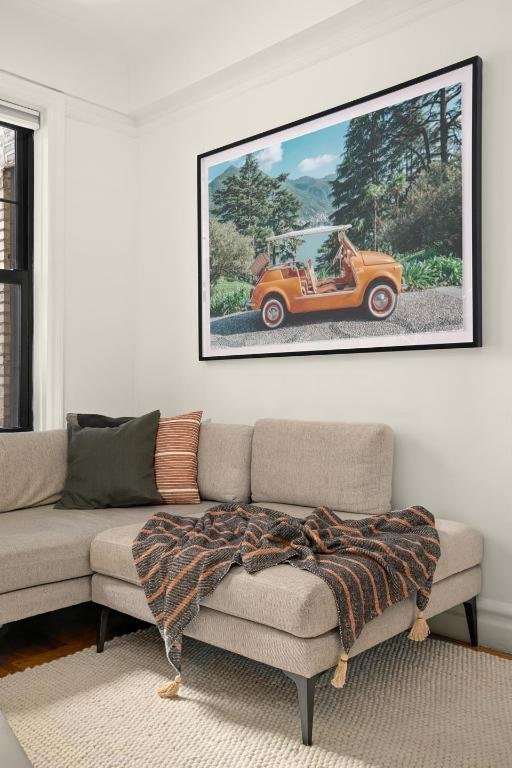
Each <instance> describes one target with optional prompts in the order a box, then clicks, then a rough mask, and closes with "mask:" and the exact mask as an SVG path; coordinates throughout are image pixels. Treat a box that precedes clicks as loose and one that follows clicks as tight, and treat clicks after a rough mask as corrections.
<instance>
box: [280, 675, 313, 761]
mask: <svg viewBox="0 0 512 768" xmlns="http://www.w3.org/2000/svg"><path fill="white" fill-rule="evenodd" d="M285 674H286V675H287V676H288V677H289V678H290V680H293V682H294V683H295V685H296V686H297V694H298V697H299V712H300V725H301V729H302V743H303V744H305V745H306V746H307V747H310V746H311V744H312V743H313V709H314V705H315V686H316V681H317V679H318V675H315V677H303V676H302V675H295V674H293V673H292V672H286V673H285Z"/></svg>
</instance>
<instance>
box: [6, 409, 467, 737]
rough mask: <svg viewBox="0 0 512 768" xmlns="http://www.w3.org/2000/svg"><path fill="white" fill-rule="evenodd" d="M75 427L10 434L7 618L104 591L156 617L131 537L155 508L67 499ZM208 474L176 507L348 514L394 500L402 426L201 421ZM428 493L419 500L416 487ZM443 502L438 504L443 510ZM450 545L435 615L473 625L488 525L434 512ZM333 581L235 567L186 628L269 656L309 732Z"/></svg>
mask: <svg viewBox="0 0 512 768" xmlns="http://www.w3.org/2000/svg"><path fill="white" fill-rule="evenodd" d="M66 445H67V442H66V434H65V432H64V431H55V432H47V433H39V434H22V435H2V436H0V472H1V474H0V512H1V511H2V510H6V509H11V510H12V509H13V507H19V506H22V505H23V508H21V509H16V510H14V511H3V514H0V624H5V623H7V622H11V621H16V620H18V619H21V618H24V617H26V616H30V615H34V614H37V613H42V612H45V611H51V610H55V609H57V608H61V607H64V606H68V605H73V604H75V603H80V602H85V601H89V600H93V601H94V602H96V603H98V604H99V605H101V606H103V610H102V614H101V622H100V627H99V637H98V650H99V651H102V650H103V644H104V636H105V629H106V622H107V618H108V610H110V609H114V610H117V611H121V612H123V613H127V614H130V615H132V616H136V617H138V618H140V619H143V620H145V621H148V622H151V623H153V617H152V614H151V612H150V610H149V608H148V606H147V603H146V600H145V597H144V593H143V591H142V589H141V587H140V586H139V583H138V578H137V573H136V571H135V567H134V564H133V561H132V556H131V543H132V541H133V539H134V537H135V535H136V534H137V532H138V530H139V529H140V527H141V526H142V525H143V523H144V522H145V521H146V520H147V519H148V517H150V516H151V515H152V514H153V512H154V510H155V509H161V507H140V508H127V509H101V510H92V511H83V510H56V509H53V505H52V503H53V502H54V501H55V499H57V498H58V496H59V493H60V490H61V489H62V485H63V482H64V476H65V464H66ZM198 463H199V469H198V483H199V490H200V493H201V498H202V499H203V501H202V502H201V504H199V505H194V506H179V505H177V506H171V507H169V510H170V511H171V512H172V513H174V514H179V515H189V516H192V517H199V516H200V515H201V514H202V513H203V512H204V511H205V510H207V509H208V508H209V507H211V506H212V505H214V504H216V503H218V502H223V501H235V500H236V501H250V500H252V501H253V502H255V503H258V504H259V505H261V506H267V507H271V508H272V509H277V510H282V511H286V512H288V513H290V514H292V515H295V516H297V517H305V516H306V515H307V514H309V512H310V511H311V510H312V509H313V508H314V507H315V506H319V505H327V506H330V507H332V508H333V509H335V510H337V511H338V512H339V513H341V514H342V516H343V517H347V518H354V517H357V516H360V515H369V514H378V513H380V512H386V511H389V509H390V508H391V484H392V470H393V435H392V432H391V430H390V429H389V427H386V426H383V425H378V424H343V423H334V422H333V423H330V422H329V423H327V422H298V421H285V420H272V419H264V420H261V421H258V422H256V424H255V426H254V427H251V426H243V425H225V424H214V423H207V424H204V425H203V426H202V427H201V433H200V442H199V454H198ZM410 502H411V503H418V504H421V502H422V499H411V500H410ZM432 511H433V512H434V513H435V512H436V510H432ZM437 527H438V530H439V535H440V539H441V558H440V560H439V563H438V567H437V569H436V574H435V579H434V587H433V590H432V595H431V599H430V602H429V605H428V607H427V609H426V611H425V615H426V617H427V618H428V617H429V616H433V615H435V614H438V613H441V612H443V611H445V610H447V609H449V608H451V607H453V606H455V605H457V604H460V603H463V604H464V605H465V608H466V615H467V618H468V626H469V629H470V637H471V641H472V642H473V644H476V643H477V636H476V602H475V596H476V595H477V594H478V593H479V591H480V585H481V570H480V562H481V559H482V537H481V536H480V534H479V533H477V532H476V531H474V530H472V529H470V528H468V527H467V526H465V525H463V524H462V523H458V522H453V521H449V520H442V519H438V520H437ZM413 619H414V601H413V600H409V601H404V602H402V603H399V604H397V605H395V606H393V607H391V608H388V609H387V610H386V611H384V613H382V614H381V615H380V616H378V617H377V618H376V619H374V620H373V621H371V622H370V623H369V624H367V626H366V627H365V629H364V630H363V632H362V634H361V635H360V637H359V638H358V640H357V642H356V643H355V645H354V646H353V648H352V650H351V653H350V656H351V657H352V656H355V655H357V654H359V653H361V652H362V651H364V650H366V649H368V648H370V647H372V646H374V645H376V644H377V643H380V642H382V641H384V640H386V639H388V638H390V637H392V636H394V635H396V634H398V633H399V632H402V631H404V630H406V629H408V627H409V626H410V625H411V624H412V621H413ZM336 627H337V617H336V609H335V604H334V599H333V597H332V594H331V592H330V590H329V588H328V587H327V585H326V584H325V583H324V582H323V581H321V580H320V579H318V578H317V577H315V576H314V575H313V574H310V573H308V572H306V571H301V570H298V569H295V568H290V567H289V566H288V565H279V566H277V567H274V568H271V569H268V570H264V571H261V572H260V573H257V574H254V575H249V574H247V573H246V572H245V571H244V570H243V569H242V568H240V567H238V566H237V567H234V568H232V570H231V571H230V572H229V574H228V575H227V576H226V577H225V578H224V579H223V581H222V582H221V583H220V585H219V586H218V587H217V589H216V590H215V592H213V594H211V595H210V596H208V597H207V598H206V599H205V600H204V601H203V603H202V609H201V611H200V613H199V615H198V616H197V618H196V619H194V620H193V621H192V623H191V624H190V625H189V626H188V627H187V629H186V632H185V635H187V636H190V637H194V638H197V639H199V640H202V641H204V642H207V643H210V644H213V645H217V646H219V647H221V648H225V649H227V650H230V651H233V652H235V653H238V654H241V655H243V656H247V657H249V658H251V659H255V660H257V661H260V662H263V663H266V664H270V665H272V666H274V667H278V668H279V669H281V670H283V671H284V672H285V673H286V674H287V675H288V676H289V677H291V678H292V679H293V680H294V682H295V683H296V685H297V689H298V695H299V709H300V715H301V725H302V737H303V741H304V743H305V744H310V743H311V738H312V723H313V701H314V686H315V681H316V678H317V676H318V675H319V674H320V673H321V672H323V671H324V670H326V669H328V668H329V667H331V666H334V665H335V664H336V662H337V659H338V656H339V651H340V641H339V633H338V631H337V629H336Z"/></svg>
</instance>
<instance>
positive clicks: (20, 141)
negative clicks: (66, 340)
mask: <svg viewBox="0 0 512 768" xmlns="http://www.w3.org/2000/svg"><path fill="white" fill-rule="evenodd" d="M0 125H2V126H4V127H6V128H10V129H12V130H14V131H15V134H16V138H15V147H16V160H15V163H16V164H15V172H14V184H15V186H14V192H15V193H14V200H15V202H14V203H13V201H12V200H4V199H3V198H0V200H1V202H6V203H11V204H14V205H16V252H15V258H16V262H15V269H0V283H5V284H10V285H18V286H19V287H20V325H19V335H20V339H19V352H20V376H19V393H18V398H19V399H18V426H17V427H2V426H1V425H0V433H1V432H28V431H31V430H32V429H33V427H34V420H33V409H32V387H33V385H32V348H33V317H34V132H33V131H31V130H29V129H27V128H21V127H19V126H17V125H13V124H11V123H5V122H0Z"/></svg>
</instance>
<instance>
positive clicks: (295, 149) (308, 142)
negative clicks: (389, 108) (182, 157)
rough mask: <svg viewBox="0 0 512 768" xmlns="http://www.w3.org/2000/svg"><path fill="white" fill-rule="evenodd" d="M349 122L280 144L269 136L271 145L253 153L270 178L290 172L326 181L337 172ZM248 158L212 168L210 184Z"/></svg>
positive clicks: (292, 175) (294, 174)
mask: <svg viewBox="0 0 512 768" xmlns="http://www.w3.org/2000/svg"><path fill="white" fill-rule="evenodd" d="M349 123H350V121H348V120H347V121H345V122H343V123H337V124H336V125H330V126H327V127H326V128H320V129H319V130H318V131H313V132H312V133H306V134H304V135H303V136H297V137H296V138H294V139H288V140H287V141H283V142H281V143H279V142H275V141H274V142H272V136H269V146H268V147H267V148H265V149H262V150H259V151H258V152H255V153H254V154H255V156H256V157H257V159H258V161H259V164H260V167H261V169H262V170H263V171H265V173H268V174H269V175H270V176H277V175H278V174H280V173H288V174H289V175H290V178H292V179H297V178H299V177H300V176H313V177H314V178H323V177H324V176H327V175H328V174H331V173H334V172H335V170H336V166H337V165H338V163H339V162H340V155H342V154H343V151H344V148H345V137H346V134H347V130H348V126H349ZM246 156H247V155H246V154H243V155H240V157H238V158H235V159H233V160H227V161H226V162H223V163H218V164H217V165H213V166H211V167H210V168H209V171H208V181H209V182H210V181H213V179H215V178H216V177H217V176H219V175H220V174H221V173H223V171H225V170H226V168H229V167H230V166H232V165H235V166H236V167H240V166H241V165H242V164H243V162H244V160H245V158H246Z"/></svg>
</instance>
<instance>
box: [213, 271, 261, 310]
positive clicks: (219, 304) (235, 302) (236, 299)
mask: <svg viewBox="0 0 512 768" xmlns="http://www.w3.org/2000/svg"><path fill="white" fill-rule="evenodd" d="M251 288H252V285H251V284H250V283H246V282H242V281H241V280H226V279H225V278H221V279H220V280H217V282H216V283H215V285H213V287H212V291H211V296H210V313H211V315H212V317H222V316H223V315H231V314H233V313H234V312H243V311H244V310H245V308H246V305H247V301H248V300H249V294H250V292H251Z"/></svg>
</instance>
